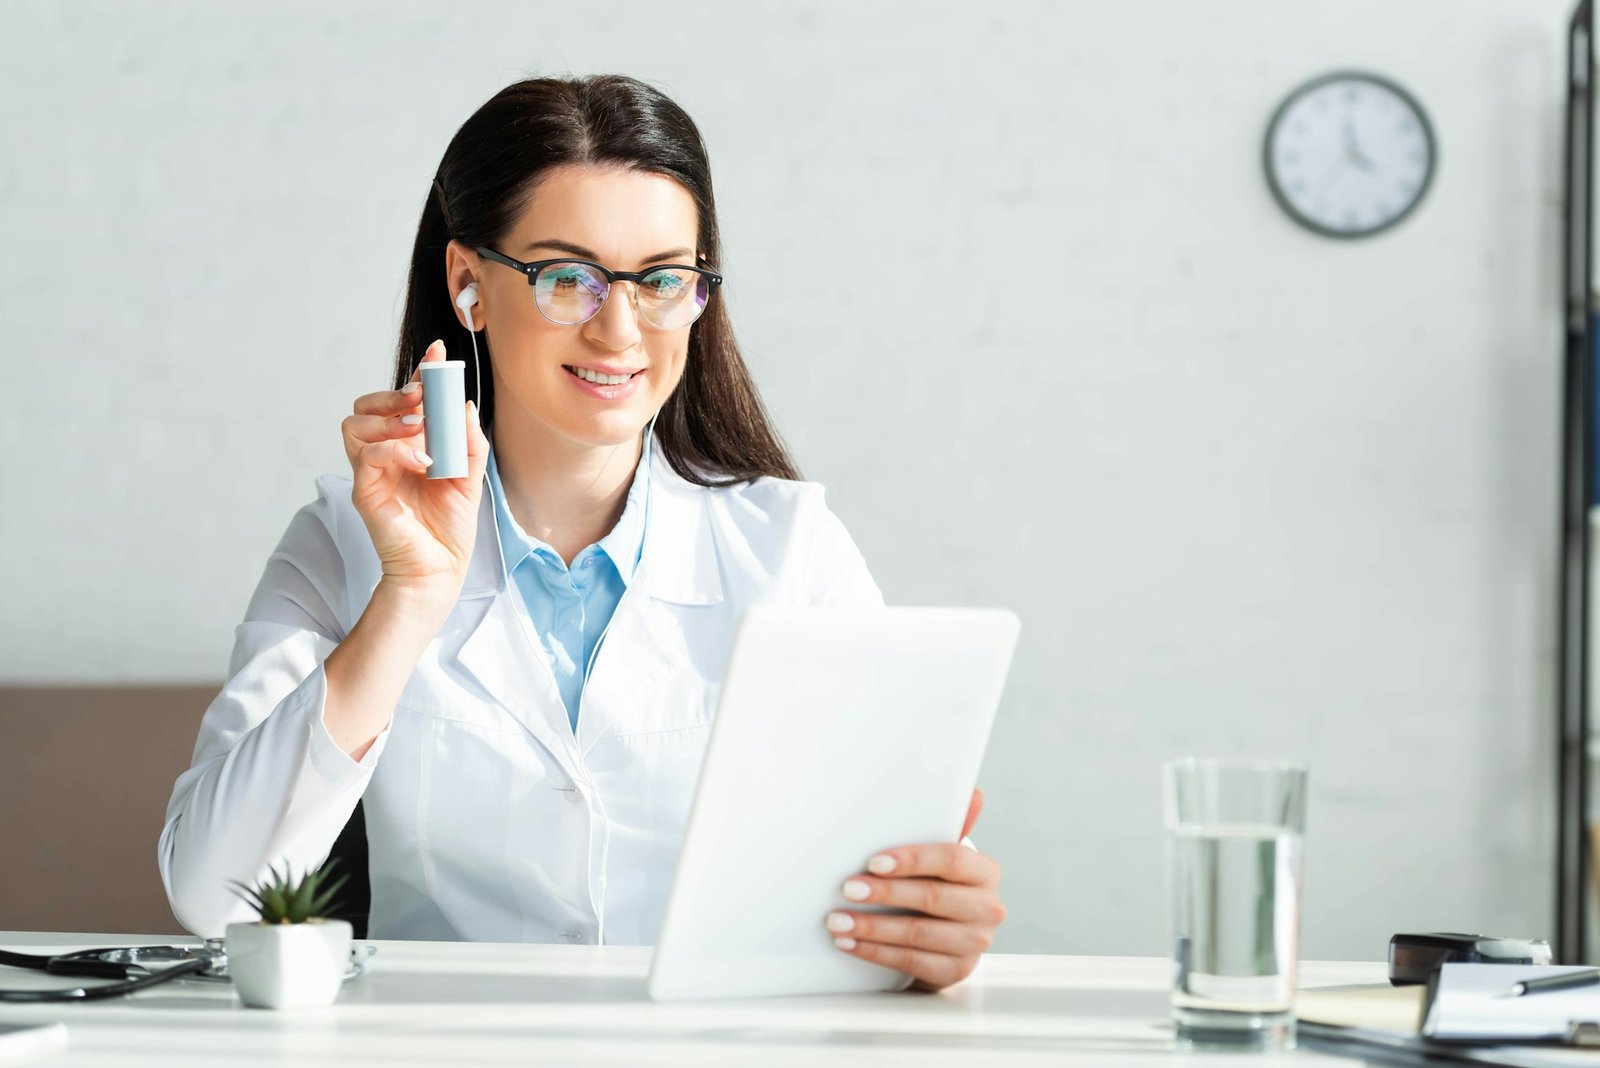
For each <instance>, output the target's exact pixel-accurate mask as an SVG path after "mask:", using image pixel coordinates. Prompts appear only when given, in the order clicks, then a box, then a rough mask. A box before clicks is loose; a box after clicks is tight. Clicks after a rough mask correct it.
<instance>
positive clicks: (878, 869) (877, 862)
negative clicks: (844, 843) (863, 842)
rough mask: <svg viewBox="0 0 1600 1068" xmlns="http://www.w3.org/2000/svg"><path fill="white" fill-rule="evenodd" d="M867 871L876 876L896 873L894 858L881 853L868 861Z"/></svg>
mask: <svg viewBox="0 0 1600 1068" xmlns="http://www.w3.org/2000/svg"><path fill="white" fill-rule="evenodd" d="M867 870H868V871H870V872H871V873H872V874H874V875H888V874H889V873H890V872H892V871H894V858H893V857H891V856H890V855H889V854H887V853H879V854H878V855H877V856H875V857H873V858H872V859H871V860H869V861H867Z"/></svg>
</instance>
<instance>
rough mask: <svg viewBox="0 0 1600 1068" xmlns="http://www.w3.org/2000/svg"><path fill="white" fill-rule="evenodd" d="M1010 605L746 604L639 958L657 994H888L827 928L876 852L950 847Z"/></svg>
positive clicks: (883, 978) (889, 977)
mask: <svg viewBox="0 0 1600 1068" xmlns="http://www.w3.org/2000/svg"><path fill="white" fill-rule="evenodd" d="M1019 628H1020V624H1019V622H1018V620H1017V617H1016V616H1015V615H1013V614H1012V613H1010V612H1007V611H1003V610H997V609H973V608H833V607H828V608H783V607H757V608H752V609H749V610H748V611H747V612H746V613H745V614H744V615H743V616H742V617H741V618H740V621H739V626H738V629H737V631H736V633H735V635H734V642H733V650H732V653H731V655H730V659H729V661H728V668H727V673H726V676H725V678H724V681H723V686H722V693H721V696H720V698H719V701H718V704H717V713H716V719H715V721H714V723H713V726H712V730H711V738H710V741H709V742H708V744H707V749H706V756H705V762H704V763H703V765H702V766H701V771H700V780H699V784H698V786H697V787H696V790H695V796H694V804H693V807H692V808H691V810H690V815H689V825H688V829H687V831H686V833H685V836H684V843H683V851H682V853H681V854H680V855H679V858H678V867H677V872H676V874H675V876H674V878H673V883H672V890H671V892H670V894H669V895H668V898H667V908H666V914H665V917H664V919H663V925H662V929H661V936H660V938H659V939H658V941H657V945H656V951H655V956H654V959H653V960H652V962H651V966H650V980H649V992H650V996H651V997H652V998H655V999H656V1000H659V1001H667V1000H681V999H690V998H726V997H757V996H766V995H778V994H833V993H851V992H857V991H872V990H896V989H903V988H904V987H906V986H909V985H910V980H909V978H908V977H907V976H905V975H904V974H903V973H900V972H896V971H893V970H891V969H889V968H885V967H883V966H882V965H878V964H873V963H872V962H870V961H865V960H861V959H859V958H857V957H853V956H851V955H849V954H847V953H845V952H843V951H841V950H840V949H838V948H837V947H835V946H834V944H833V936H832V935H831V934H829V933H828V931H827V930H826V929H825V928H824V927H823V920H824V919H825V917H826V916H827V914H828V913H829V912H830V911H831V910H833V909H837V908H849V909H854V910H861V911H884V910H883V909H882V908H881V907H874V906H861V905H854V904H851V903H849V902H847V901H846V900H845V899H844V897H843V896H842V895H841V894H840V887H841V886H842V885H843V884H844V881H845V880H846V879H847V878H849V877H850V876H852V875H856V874H860V873H862V872H864V871H865V870H866V863H867V859H868V858H869V857H871V856H872V855H873V854H875V853H877V852H879V851H881V850H883V849H888V848H892V847H895V846H903V845H917V844H921V843H925V842H955V841H959V839H960V832H961V824H962V821H963V819H964V818H965V817H966V814H967V806H968V804H969V802H970V801H971V799H972V789H973V786H974V785H975V784H976V781H977V777H978V765H979V764H980V763H981V762H982V760H983V750H984V746H985V745H986V744H987V742H988V739H989V728H990V725H991V724H992V723H993V722H994V715H995V709H996V707H997V706H998V705H999V702H1000V691H1001V689H1002V687H1003V686H1004V683H1005V678H1006V672H1007V670H1008V668H1009V667H1010V664H1011V654H1012V652H1013V650H1014V649H1015V648H1016V643H1017V633H1018V630H1019Z"/></svg>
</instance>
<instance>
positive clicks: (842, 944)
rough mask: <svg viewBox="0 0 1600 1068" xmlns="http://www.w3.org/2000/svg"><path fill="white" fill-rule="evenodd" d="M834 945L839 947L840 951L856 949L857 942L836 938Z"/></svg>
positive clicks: (852, 939)
mask: <svg viewBox="0 0 1600 1068" xmlns="http://www.w3.org/2000/svg"><path fill="white" fill-rule="evenodd" d="M833 944H834V945H836V946H838V947H839V948H840V949H855V948H856V940H855V939H854V938H835V939H834V940H833Z"/></svg>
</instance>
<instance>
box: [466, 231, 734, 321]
mask: <svg viewBox="0 0 1600 1068" xmlns="http://www.w3.org/2000/svg"><path fill="white" fill-rule="evenodd" d="M477 251H478V253H479V254H480V255H482V256H483V257H484V258H486V259H491V260H493V261H494V262H496V263H503V264H505V265H506V266H507V267H510V268H511V269H512V270H515V271H521V272H522V273H523V274H525V275H527V276H528V285H529V286H530V287H531V288H532V289H533V303H534V306H535V307H537V308H538V309H539V314H540V315H543V316H544V317H545V318H546V319H549V320H550V321H551V322H552V323H557V324H559V325H561V326H577V325H578V324H579V323H586V322H588V321H589V320H590V319H593V318H594V317H595V315H597V314H598V313H599V311H600V309H601V308H603V307H604V306H605V303H606V298H607V297H609V296H610V295H611V286H612V284H613V283H615V282H632V283H633V287H634V297H633V304H634V307H636V308H637V309H639V315H640V316H641V317H643V319H644V321H645V322H647V323H649V324H650V325H651V326H655V327H659V328H660V329H662V330H681V329H683V328H684V327H686V326H688V325H689V324H690V323H692V322H694V321H695V320H696V319H698V318H700V313H701V312H703V311H705V310H706V305H707V304H708V303H710V301H711V293H712V291H713V290H715V289H716V288H717V287H718V286H719V285H721V284H722V276H721V275H720V274H717V273H716V272H715V271H710V270H706V269H705V268H703V267H690V266H687V265H685V264H680V263H664V264H662V265H661V266H659V267H652V268H650V269H649V270H648V271H641V272H631V271H612V270H608V269H607V268H605V267H603V266H601V265H600V264H598V263H595V262H594V261H593V260H579V259H573V258H571V257H567V258H564V259H559V260H534V261H533V262H532V263H523V262H522V261H521V260H514V259H512V258H511V257H510V256H507V255H504V254H502V253H499V252H496V251H495V250H494V249H492V248H488V247H487V246H484V245H479V246H478V247H477Z"/></svg>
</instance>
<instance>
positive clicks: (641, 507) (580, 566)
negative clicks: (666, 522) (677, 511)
mask: <svg viewBox="0 0 1600 1068" xmlns="http://www.w3.org/2000/svg"><path fill="white" fill-rule="evenodd" d="M652 437H653V435H652V434H650V433H649V431H646V433H645V447H644V452H643V454H642V456H641V457H640V459H639V466H638V468H637V469H636V470H635V472H634V476H633V484H632V485H631V486H630V487H629V488H628V498H627V501H626V503H624V504H623V507H622V517H621V518H620V519H618V520H617V525H616V526H615V527H613V528H611V533H609V534H607V535H606V536H605V537H603V538H601V539H600V540H599V541H597V542H595V543H594V544H593V545H590V546H589V547H588V548H587V549H584V550H583V551H582V552H580V553H579V554H578V555H577V556H574V557H573V558H572V566H571V567H570V568H569V567H567V565H566V563H565V562H564V561H563V560H562V559H561V554H560V553H558V552H556V551H555V550H554V549H552V548H551V547H550V546H548V545H546V544H545V543H544V542H542V541H540V540H539V539H538V538H535V537H533V536H532V535H530V534H528V533H526V532H525V531H524V530H523V529H522V527H520V526H518V525H517V521H516V519H514V518H512V515H511V510H510V509H509V508H508V507H507V506H506V494H505V488H504V487H503V486H502V485H501V482H500V469H499V467H498V465H496V463H495V460H494V449H493V447H491V448H490V449H489V486H490V488H491V489H492V490H493V492H494V516H495V523H496V525H497V526H498V527H499V529H500V551H501V555H502V556H503V557H504V558H505V565H506V574H507V575H509V576H511V580H512V581H513V582H515V583H516V584H517V589H518V590H519V591H520V592H521V593H522V601H523V603H524V604H526V605H527V607H528V615H529V616H530V617H531V618H532V621H533V631H534V633H535V634H537V635H538V636H539V644H540V645H541V646H542V647H543V648H544V652H545V656H546V658H547V659H548V661H549V663H550V668H551V670H552V671H553V672H554V673H555V677H556V686H557V688H558V689H559V690H560V691H561V700H562V703H564V704H565V705H566V706H567V720H568V722H570V723H571V724H572V729H573V731H574V732H576V731H577V729H578V700H579V698H580V697H581V696H582V694H583V681H584V674H585V668H586V666H587V665H588V663H589V658H590V656H591V655H593V653H594V649H595V646H596V645H597V644H599V641H600V638H601V637H602V636H603V635H604V634H605V629H606V624H608V623H610V622H611V616H612V614H613V613H615V612H616V610H617V603H618V602H619V601H621V600H622V594H623V591H625V590H626V589H627V588H628V584H629V583H631V582H632V581H633V576H634V571H635V569H636V568H637V567H638V566H639V557H640V554H641V553H642V552H643V551H644V528H645V523H646V521H647V519H648V516H649V511H650V453H651V450H652V446H653V444H654V443H653V441H652V440H651V438H652Z"/></svg>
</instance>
